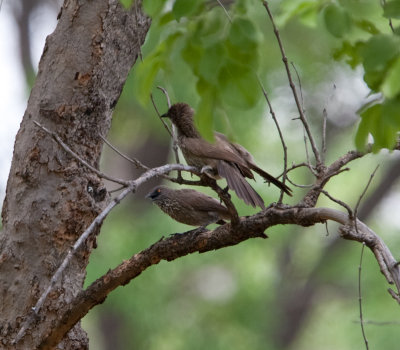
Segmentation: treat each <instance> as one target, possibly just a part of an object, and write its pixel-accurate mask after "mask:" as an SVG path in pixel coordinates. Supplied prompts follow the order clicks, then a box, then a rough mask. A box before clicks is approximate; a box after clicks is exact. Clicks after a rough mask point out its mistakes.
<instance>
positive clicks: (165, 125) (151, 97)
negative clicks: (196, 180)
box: [150, 94, 179, 163]
mask: <svg viewBox="0 0 400 350" xmlns="http://www.w3.org/2000/svg"><path fill="white" fill-rule="evenodd" d="M150 99H151V102H152V103H153V106H154V109H155V110H156V113H157V115H158V118H159V119H160V121H161V123H162V124H163V125H164V128H165V130H167V131H168V134H169V135H170V136H171V137H172V131H171V130H170V129H169V127H168V125H167V123H166V122H165V121H164V120H163V119H162V118H161V114H160V112H159V111H158V109H157V106H156V103H155V102H154V98H153V94H151V95H150ZM178 163H179V162H178Z"/></svg>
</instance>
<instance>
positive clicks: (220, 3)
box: [217, 0, 232, 23]
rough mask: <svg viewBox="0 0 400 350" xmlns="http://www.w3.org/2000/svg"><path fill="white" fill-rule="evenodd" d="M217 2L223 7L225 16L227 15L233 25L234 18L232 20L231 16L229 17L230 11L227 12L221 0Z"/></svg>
mask: <svg viewBox="0 0 400 350" xmlns="http://www.w3.org/2000/svg"><path fill="white" fill-rule="evenodd" d="M217 2H218V4H219V6H221V7H222V9H223V10H224V12H225V14H226V17H228V19H229V22H231V23H232V18H231V16H230V15H229V13H228V11H227V10H226V8H225V6H224V4H223V3H222V2H221V1H220V0H217Z"/></svg>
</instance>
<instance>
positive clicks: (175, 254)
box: [41, 207, 400, 349]
mask: <svg viewBox="0 0 400 350" xmlns="http://www.w3.org/2000/svg"><path fill="white" fill-rule="evenodd" d="M326 220H333V221H336V222H338V223H340V224H342V225H344V226H343V227H342V229H341V234H342V237H343V238H345V239H350V240H356V241H359V242H365V244H366V245H367V246H368V247H369V248H370V249H371V250H372V251H373V252H374V254H375V256H376V257H377V260H378V263H379V265H380V268H381V271H382V273H383V274H384V275H385V277H386V278H387V280H388V282H389V283H393V281H394V282H395V283H396V287H397V290H399V289H400V283H399V281H400V270H399V267H398V265H397V263H396V260H395V259H394V257H393V255H392V254H391V252H390V250H389V249H388V247H387V246H386V244H385V243H384V242H383V241H382V239H381V238H380V237H378V236H377V235H376V234H375V233H374V232H373V231H372V230H371V229H369V228H368V227H367V226H366V225H365V224H364V223H362V222H361V221H358V222H357V228H358V230H357V231H356V230H355V229H354V226H353V221H352V220H350V219H349V218H348V215H347V214H346V213H343V212H340V211H338V210H334V209H329V208H297V207H290V208H287V209H281V208H276V207H271V208H268V209H265V210H263V211H262V212H260V213H258V214H256V215H253V216H251V217H247V218H241V222H240V224H239V225H238V226H236V228H235V230H232V227H231V225H230V224H225V225H223V226H220V227H218V228H216V229H215V230H213V231H206V232H202V233H197V234H196V233H193V232H187V233H186V234H180V235H172V236H170V237H168V238H166V239H164V238H162V239H161V240H159V241H158V242H156V243H155V244H153V245H152V246H151V247H149V248H147V249H145V250H143V251H142V252H140V253H137V254H135V255H134V256H132V258H131V259H129V260H127V261H125V262H123V263H122V264H121V265H119V266H118V267H116V268H115V269H113V270H111V271H109V272H108V273H107V274H105V275H104V276H102V277H101V278H99V279H98V280H96V281H95V282H93V283H92V285H90V286H89V287H88V288H87V289H86V290H84V291H82V292H80V293H79V294H78V296H77V297H76V298H75V299H74V300H73V302H72V303H71V304H70V305H69V308H68V310H67V311H66V312H65V313H64V316H63V317H62V318H61V319H59V321H58V324H57V325H56V326H55V327H54V328H53V331H52V333H51V334H50V335H49V337H48V338H47V339H46V340H45V341H44V342H43V343H42V345H41V349H50V348H51V347H52V346H55V345H56V344H57V343H58V341H59V340H60V339H62V337H63V336H64V334H65V333H66V332H68V330H69V329H70V328H71V327H72V326H73V325H74V324H75V323H76V322H78V321H79V320H80V319H81V318H82V317H83V316H84V315H85V314H86V313H87V312H88V311H89V310H90V309H91V308H92V307H94V306H95V305H97V304H100V303H102V302H103V301H104V300H105V299H106V297H107V295H108V294H109V293H110V292H111V291H112V290H114V289H115V288H117V287H118V286H121V285H125V284H127V283H129V281H130V280H132V279H133V278H135V277H137V276H138V275H140V274H141V273H142V272H143V271H144V270H146V269H147V268H148V267H150V266H152V265H156V264H158V263H159V262H160V261H161V260H166V261H172V260H175V259H177V258H180V257H182V256H185V255H187V254H191V253H195V252H199V253H203V252H207V251H211V250H216V249H221V248H224V247H227V246H232V245H236V244H238V243H240V242H242V241H244V240H247V239H250V238H255V237H263V236H264V234H263V232H264V230H266V229H268V228H269V227H271V226H275V225H279V224H295V225H301V226H310V225H314V224H316V223H323V222H325V221H326Z"/></svg>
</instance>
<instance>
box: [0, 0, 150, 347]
mask: <svg viewBox="0 0 400 350" xmlns="http://www.w3.org/2000/svg"><path fill="white" fill-rule="evenodd" d="M140 3H141V2H140V1H139V4H138V5H140ZM149 26H150V20H149V19H148V18H147V17H146V16H145V15H144V14H143V13H142V12H141V11H140V10H138V11H136V9H133V10H131V11H126V10H124V9H123V8H122V6H121V5H120V4H119V1H118V0H96V1H79V0H71V1H68V0H66V1H65V3H64V5H63V7H62V9H61V11H60V13H59V22H58V25H57V28H56V30H55V31H54V33H53V34H51V35H49V36H48V37H47V40H46V44H45V48H44V51H43V55H42V58H41V61H40V64H39V72H38V76H37V79H36V82H35V85H34V87H33V89H32V92H31V95H30V98H29V101H28V106H27V109H26V112H25V114H24V118H23V121H22V123H21V127H20V130H19V132H18V134H17V137H16V140H15V148H14V155H13V160H12V166H11V171H10V175H9V179H8V184H7V191H6V198H5V201H4V205H3V210H2V218H3V231H2V233H1V237H0V293H1V297H0V298H1V300H2V302H1V303H0V334H1V336H0V342H1V345H0V347H1V348H2V349H35V348H37V346H38V344H40V342H41V339H40V338H39V336H38V335H39V334H42V332H41V331H42V330H43V329H46V328H48V327H49V325H51V324H52V323H53V322H55V320H56V319H57V317H58V315H59V313H60V312H61V310H63V308H65V307H66V306H67V305H68V303H69V302H70V301H71V299H72V298H73V297H74V296H76V295H77V294H78V293H79V292H80V291H81V289H82V285H83V281H84V278H85V268H86V265H87V263H88V258H89V255H90V252H91V250H92V248H93V244H94V242H95V237H91V238H90V239H89V240H88V242H87V243H86V245H85V247H84V248H83V249H81V250H80V252H79V254H77V255H76V256H75V257H74V259H73V261H72V262H71V264H70V265H69V266H68V268H67V269H66V271H65V272H64V275H63V278H62V280H61V281H60V282H59V283H58V285H56V286H55V287H54V289H53V292H52V294H51V295H50V296H49V298H48V299H47V301H46V302H45V304H44V306H43V308H42V310H41V311H40V312H39V315H38V317H37V318H36V319H35V321H34V322H32V323H31V324H30V326H29V327H28V329H27V332H24V334H23V337H22V338H21V340H20V341H19V342H18V343H17V344H15V345H13V344H12V341H13V340H14V339H15V337H16V335H17V333H18V331H19V330H20V328H21V326H22V325H23V324H24V322H25V321H26V320H27V319H28V318H29V317H31V314H32V311H31V308H32V306H33V305H35V303H36V301H37V299H38V297H39V296H40V294H41V293H42V292H43V290H44V289H45V288H46V287H47V285H48V282H49V280H50V278H51V277H52V275H53V273H54V271H55V270H56V269H57V267H58V266H59V264H60V262H61V261H62V259H63V258H64V256H65V255H66V252H67V251H68V249H69V248H70V247H71V245H72V244H73V242H74V241H75V240H76V238H77V237H79V235H80V234H81V233H82V231H83V230H84V229H85V228H86V227H87V226H88V225H89V224H90V223H91V222H92V221H93V219H94V218H95V217H96V215H97V214H98V213H99V212H100V211H101V209H102V208H103V207H104V205H105V204H106V203H107V201H108V197H107V195H106V193H107V192H106V191H105V189H104V186H103V185H102V182H101V181H100V179H99V178H97V177H96V176H94V175H92V174H88V171H87V169H86V168H84V167H83V166H82V165H81V164H79V163H78V162H77V161H76V160H74V159H73V158H72V157H70V156H68V155H66V153H65V152H64V151H63V150H62V149H61V148H59V147H57V146H56V144H55V143H54V141H53V140H52V138H51V137H49V136H48V135H47V134H46V133H44V132H43V131H41V130H40V129H39V128H38V127H37V126H35V125H34V123H33V120H36V121H38V122H39V123H41V124H42V125H45V126H46V127H47V128H49V129H51V130H54V131H56V132H57V134H58V135H60V137H61V138H62V139H63V140H64V141H66V143H68V145H70V147H71V148H72V149H73V150H74V151H75V152H76V153H78V154H79V155H80V156H81V157H82V158H83V159H85V160H86V161H87V162H88V163H90V164H92V165H93V166H95V167H97V166H98V162H99V158H100V154H101V149H102V144H103V142H102V140H101V138H100V137H99V136H98V135H99V134H102V135H106V134H107V132H108V130H109V127H110V124H111V115H112V110H113V108H114V106H115V104H116V102H117V100H118V98H119V95H120V93H121V90H122V87H123V84H124V82H125V79H126V77H127V74H128V72H129V70H130V68H131V67H132V65H133V63H134V62H135V60H136V58H137V56H138V53H139V50H140V45H141V44H142V43H143V41H144V37H145V35H146V33H147V30H148V28H149ZM87 347H88V340H87V337H86V334H85V332H84V331H83V330H82V329H81V328H80V326H79V324H78V325H77V326H75V327H74V328H73V329H72V330H71V331H70V332H69V333H68V334H67V336H66V337H65V338H64V339H63V341H62V342H61V343H60V344H59V346H58V348H62V349H85V348H87Z"/></svg>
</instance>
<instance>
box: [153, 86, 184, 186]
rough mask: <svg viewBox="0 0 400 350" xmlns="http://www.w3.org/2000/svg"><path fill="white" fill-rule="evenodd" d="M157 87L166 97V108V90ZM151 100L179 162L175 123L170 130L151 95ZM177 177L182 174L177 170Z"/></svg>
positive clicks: (169, 103) (169, 106)
mask: <svg viewBox="0 0 400 350" xmlns="http://www.w3.org/2000/svg"><path fill="white" fill-rule="evenodd" d="M157 89H160V90H161V91H162V92H163V93H164V95H165V97H166V98H167V104H168V109H169V108H171V100H170V98H169V95H168V92H167V90H166V89H164V88H163V87H162V86H157ZM151 100H152V102H153V105H154V108H155V110H156V112H157V114H158V117H159V118H160V120H161V121H162V123H163V124H164V127H165V128H166V129H167V130H168V132H169V135H170V136H171V138H172V149H173V151H174V154H175V160H176V162H177V163H180V162H181V161H180V159H179V152H178V137H177V132H176V129H175V125H174V124H172V131H171V130H170V129H169V127H168V126H167V124H166V123H165V122H164V120H163V119H162V118H161V115H160V113H159V112H158V110H157V107H156V105H155V103H154V100H153V96H151ZM178 179H179V180H180V179H182V174H181V173H180V172H179V171H178Z"/></svg>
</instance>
